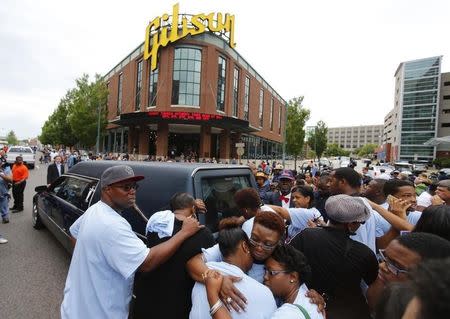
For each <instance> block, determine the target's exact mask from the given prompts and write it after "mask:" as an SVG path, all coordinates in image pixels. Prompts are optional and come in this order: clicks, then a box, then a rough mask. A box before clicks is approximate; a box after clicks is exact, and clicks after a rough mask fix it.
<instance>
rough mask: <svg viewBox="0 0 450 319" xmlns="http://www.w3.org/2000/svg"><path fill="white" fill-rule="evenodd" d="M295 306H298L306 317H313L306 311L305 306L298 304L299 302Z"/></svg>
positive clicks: (309, 318) (306, 318)
mask: <svg viewBox="0 0 450 319" xmlns="http://www.w3.org/2000/svg"><path fill="white" fill-rule="evenodd" d="M294 306H296V307H297V308H298V309H299V310H300V311H301V313H302V314H303V316H304V317H305V319H311V316H310V315H309V314H308V312H307V311H306V309H305V308H303V307H302V306H300V305H297V304H294Z"/></svg>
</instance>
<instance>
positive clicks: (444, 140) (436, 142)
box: [423, 136, 450, 146]
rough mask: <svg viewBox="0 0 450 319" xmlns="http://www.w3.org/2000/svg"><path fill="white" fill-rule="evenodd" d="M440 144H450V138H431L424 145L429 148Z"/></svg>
mask: <svg viewBox="0 0 450 319" xmlns="http://www.w3.org/2000/svg"><path fill="white" fill-rule="evenodd" d="M440 144H450V136H443V137H434V138H430V139H429V140H428V141H426V142H425V143H423V145H427V146H437V145H440Z"/></svg>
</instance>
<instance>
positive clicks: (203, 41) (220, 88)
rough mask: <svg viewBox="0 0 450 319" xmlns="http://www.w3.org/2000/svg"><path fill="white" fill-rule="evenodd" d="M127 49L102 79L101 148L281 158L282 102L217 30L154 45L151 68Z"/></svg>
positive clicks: (159, 153)
mask: <svg viewBox="0 0 450 319" xmlns="http://www.w3.org/2000/svg"><path fill="white" fill-rule="evenodd" d="M144 50H145V45H144V44H142V45H140V46H138V47H137V48H136V49H135V50H133V51H132V52H131V53H130V54H129V55H128V56H127V57H126V58H125V59H124V60H122V61H121V62H120V63H119V64H118V65H117V66H115V67H114V68H113V69H112V70H111V71H110V72H109V73H108V74H107V75H106V76H105V80H106V82H107V85H108V90H109V96H108V121H109V124H108V126H107V134H106V136H104V139H103V149H104V151H108V152H117V153H121V152H128V153H135V154H138V157H140V158H142V157H146V156H148V155H155V156H157V157H163V156H172V157H179V156H182V154H183V155H184V156H189V155H191V154H193V153H195V154H197V157H198V158H200V159H202V158H212V157H215V158H217V159H221V160H223V161H227V160H230V159H231V158H237V153H236V147H235V145H236V143H244V144H245V148H244V150H245V152H244V155H243V156H242V157H243V158H268V157H273V156H276V157H277V156H281V152H282V141H283V135H284V127H285V118H286V102H285V101H284V100H283V99H282V98H281V97H280V95H279V94H278V93H277V92H276V91H275V90H274V89H273V88H272V87H271V86H270V85H269V84H268V83H267V82H266V81H265V80H264V79H263V78H262V77H261V76H260V75H259V74H258V73H257V72H256V70H255V69H253V68H252V67H251V65H250V64H249V63H248V62H247V61H246V60H245V59H244V58H243V57H242V56H241V55H239V53H238V52H237V51H236V50H235V49H234V48H232V47H231V46H230V45H229V44H228V43H227V41H226V39H224V38H223V37H221V36H220V35H216V34H214V33H212V32H205V33H202V34H198V35H194V36H191V35H188V36H186V37H184V38H183V39H180V40H177V41H176V42H174V43H169V44H168V45H166V46H165V47H162V48H160V50H159V52H158V58H157V62H158V63H157V66H156V69H155V70H151V63H150V59H148V60H145V59H144Z"/></svg>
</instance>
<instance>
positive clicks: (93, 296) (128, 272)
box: [61, 165, 204, 319]
mask: <svg viewBox="0 0 450 319" xmlns="http://www.w3.org/2000/svg"><path fill="white" fill-rule="evenodd" d="M143 178H144V177H143V176H136V175H135V174H134V171H133V169H132V168H131V167H130V166H128V165H117V166H112V167H110V168H108V169H106V170H105V171H104V172H103V174H102V176H101V178H100V187H101V199H100V201H98V202H97V203H95V204H94V205H92V206H91V207H89V208H88V209H87V210H86V212H85V213H84V214H83V215H82V216H81V217H80V218H78V219H77V220H76V221H75V223H74V224H73V225H72V226H71V227H70V233H71V235H72V236H73V241H74V243H75V249H74V252H73V256H72V261H71V263H70V267H69V273H68V275H67V280H66V286H65V289H64V299H63V302H62V305H61V318H63V319H72V318H74V319H78V318H86V319H88V318H95V319H109V318H117V319H126V318H128V313H129V311H128V308H129V303H130V300H131V296H132V286H133V280H134V275H135V273H136V271H142V272H148V271H151V270H154V269H155V268H157V267H158V266H159V265H161V264H163V263H164V262H166V261H167V260H168V259H169V258H170V257H171V256H172V255H173V254H174V253H175V252H176V251H177V249H178V248H179V247H180V245H181V244H182V243H183V242H184V241H185V240H186V239H187V238H189V237H191V236H192V235H194V234H195V233H197V232H198V231H199V230H200V229H202V228H203V227H204V226H201V225H199V223H198V221H197V220H196V219H194V218H186V219H185V220H184V221H183V224H182V227H181V230H180V231H179V232H177V233H176V234H175V235H174V236H172V238H171V239H169V240H167V241H166V242H164V243H161V244H159V245H156V246H154V247H152V248H150V249H149V248H147V246H146V245H145V244H144V243H143V241H142V240H140V239H139V238H138V237H137V236H136V234H135V233H134V232H133V230H132V229H131V225H130V224H129V223H128V222H127V221H126V220H125V218H123V217H122V216H121V213H122V212H123V211H124V210H125V209H127V208H130V207H131V206H133V205H134V204H135V200H136V190H137V188H138V184H137V181H139V180H142V179H143ZM149 309H150V310H149V311H150V314H151V308H149Z"/></svg>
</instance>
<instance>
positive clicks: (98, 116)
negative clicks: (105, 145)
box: [95, 103, 100, 155]
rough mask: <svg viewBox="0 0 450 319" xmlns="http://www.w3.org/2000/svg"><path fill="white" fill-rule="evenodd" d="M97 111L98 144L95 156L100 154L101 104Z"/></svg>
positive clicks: (96, 144)
mask: <svg viewBox="0 0 450 319" xmlns="http://www.w3.org/2000/svg"><path fill="white" fill-rule="evenodd" d="M97 111H98V114H97V142H96V143H95V152H96V154H95V155H98V153H100V103H99V104H98V107H97Z"/></svg>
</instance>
